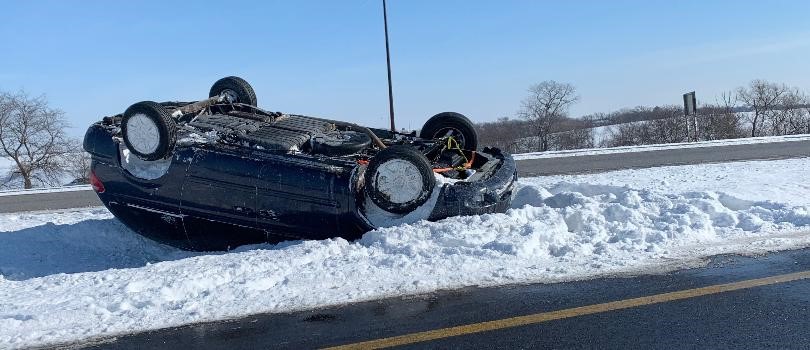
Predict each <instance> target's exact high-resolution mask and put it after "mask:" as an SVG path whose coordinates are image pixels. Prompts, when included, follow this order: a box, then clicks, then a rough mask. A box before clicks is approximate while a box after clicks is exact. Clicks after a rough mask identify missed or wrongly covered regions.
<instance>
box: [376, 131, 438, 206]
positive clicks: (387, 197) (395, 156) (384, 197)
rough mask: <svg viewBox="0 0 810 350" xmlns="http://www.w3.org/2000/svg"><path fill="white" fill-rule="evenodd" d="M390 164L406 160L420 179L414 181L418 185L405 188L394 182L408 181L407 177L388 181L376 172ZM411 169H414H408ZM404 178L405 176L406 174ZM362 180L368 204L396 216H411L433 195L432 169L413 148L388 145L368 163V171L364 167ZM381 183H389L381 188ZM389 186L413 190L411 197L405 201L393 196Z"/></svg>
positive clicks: (404, 185) (434, 180) (434, 183)
mask: <svg viewBox="0 0 810 350" xmlns="http://www.w3.org/2000/svg"><path fill="white" fill-rule="evenodd" d="M392 161H405V162H407V163H409V164H410V165H413V166H414V167H415V171H416V173H418V175H419V176H420V177H421V180H416V181H417V182H416V183H413V184H411V185H412V186H407V184H404V183H402V182H401V181H397V180H403V179H407V177H403V178H400V179H387V178H386V177H385V174H380V171H379V170H380V169H381V167H385V166H386V165H387V164H389V162H392ZM400 164H401V163H400ZM411 170H414V169H413V168H411ZM416 173H412V174H411V175H416ZM398 174H399V173H398ZM404 176H407V174H406V175H404ZM364 179H365V187H364V191H365V193H366V195H367V196H368V197H369V198H370V199H371V201H372V202H374V204H376V205H377V206H378V207H380V208H381V209H383V210H385V211H387V212H390V213H396V214H405V213H410V212H412V211H414V210H415V209H416V208H418V207H419V206H421V205H422V204H425V202H427V200H428V199H430V196H431V195H432V194H433V188H434V187H435V185H436V179H435V178H434V176H433V169H432V168H431V166H430V162H429V161H428V159H427V158H426V157H425V155H423V154H422V153H421V152H419V151H417V150H416V149H413V148H411V147H409V146H404V145H395V146H390V147H388V148H386V149H384V150H382V151H380V152H379V153H377V155H376V156H374V158H372V159H371V160H370V162H369V165H368V168H366V173H365V176H364ZM384 180H388V184H385V185H383V186H381V184H382V183H381V181H384ZM391 184H396V185H398V186H397V187H398V188H404V189H410V190H412V191H411V192H412V194H411V196H409V198H407V199H406V200H404V201H403V200H402V198H394V197H392V195H393V193H391V191H390V187H391V186H390V185H391ZM383 187H389V188H383Z"/></svg>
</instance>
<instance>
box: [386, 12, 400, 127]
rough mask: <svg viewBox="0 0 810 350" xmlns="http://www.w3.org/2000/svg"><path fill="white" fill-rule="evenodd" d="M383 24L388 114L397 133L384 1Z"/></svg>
mask: <svg viewBox="0 0 810 350" xmlns="http://www.w3.org/2000/svg"><path fill="white" fill-rule="evenodd" d="M383 23H384V24H385V63H386V65H387V66H388V114H389V116H390V117H391V131H393V132H396V131H397V128H396V126H394V89H393V88H392V86H391V51H390V50H389V48H388V10H387V9H386V6H385V0H383Z"/></svg>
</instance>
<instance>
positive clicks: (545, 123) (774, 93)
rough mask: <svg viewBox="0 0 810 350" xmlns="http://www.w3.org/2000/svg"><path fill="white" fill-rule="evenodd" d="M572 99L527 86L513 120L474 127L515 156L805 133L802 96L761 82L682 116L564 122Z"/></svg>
mask: <svg viewBox="0 0 810 350" xmlns="http://www.w3.org/2000/svg"><path fill="white" fill-rule="evenodd" d="M579 99H580V97H579V95H577V93H576V89H575V88H574V86H573V85H571V84H568V83H559V82H556V81H544V82H541V83H539V84H535V85H532V86H531V87H530V88H529V89H528V96H527V97H526V98H525V99H524V100H523V101H522V102H521V105H520V108H519V110H518V112H517V113H516V115H515V117H516V118H514V119H510V118H509V117H502V118H499V119H498V120H496V121H493V122H486V123H480V124H478V125H477V126H478V130H479V134H480V136H479V137H480V139H481V143H482V144H490V145H493V146H496V147H500V148H503V149H506V150H508V151H510V152H512V153H521V152H543V151H554V150H567V149H580V148H593V147H616V146H634V145H645V144H660V143H679V142H690V141H708V140H721V139H731V138H741V137H755V136H780V135H791V134H807V133H810V99H809V98H808V96H807V94H805V93H804V92H803V91H801V90H800V89H799V88H796V87H790V86H787V85H785V84H781V83H773V82H768V81H765V80H753V81H751V82H750V83H749V84H748V85H746V86H741V87H738V88H736V89H734V90H732V91H729V92H726V93H723V94H721V96H718V97H717V99H716V101H715V102H714V103H705V104H702V105H701V106H700V107H699V108H698V111H697V114H696V115H694V116H689V117H686V116H684V111H683V107H681V106H677V105H664V106H655V107H646V106H639V107H635V108H625V109H622V110H619V111H614V112H611V113H594V114H590V115H586V116H582V117H579V118H572V117H571V116H570V115H569V110H570V107H572V106H573V105H574V104H575V103H577V102H578V101H579Z"/></svg>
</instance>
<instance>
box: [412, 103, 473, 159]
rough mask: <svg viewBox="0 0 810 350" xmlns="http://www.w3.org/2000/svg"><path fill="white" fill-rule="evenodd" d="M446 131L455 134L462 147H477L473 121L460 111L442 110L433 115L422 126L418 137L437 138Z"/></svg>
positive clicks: (469, 148) (468, 148)
mask: <svg viewBox="0 0 810 350" xmlns="http://www.w3.org/2000/svg"><path fill="white" fill-rule="evenodd" d="M448 131H451V132H452V133H453V134H454V135H455V136H456V140H457V141H458V142H459V146H460V147H461V148H462V149H466V150H472V151H474V150H476V149H478V132H477V131H475V126H474V125H473V123H472V122H471V121H470V120H469V119H467V117H465V116H464V115H463V114H461V113H456V112H442V113H439V114H436V115H434V116H433V117H431V118H430V119H428V120H427V121H426V122H425V125H424V126H422V130H421V131H420V132H419V137H421V138H423V139H437V138H440V137H444V136H445V135H446V134H447V132H448ZM458 136H461V137H458Z"/></svg>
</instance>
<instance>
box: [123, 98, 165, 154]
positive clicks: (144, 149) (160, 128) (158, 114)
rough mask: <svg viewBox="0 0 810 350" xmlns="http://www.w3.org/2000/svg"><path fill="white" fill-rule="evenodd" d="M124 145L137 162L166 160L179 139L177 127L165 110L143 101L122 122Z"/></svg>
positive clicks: (133, 107) (131, 107)
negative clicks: (137, 159) (139, 160)
mask: <svg viewBox="0 0 810 350" xmlns="http://www.w3.org/2000/svg"><path fill="white" fill-rule="evenodd" d="M121 134H122V135H123V138H124V144H125V145H126V146H127V149H129V151H130V152H132V153H133V154H135V155H136V156H137V157H138V158H140V159H143V160H147V161H152V160H158V159H163V158H167V157H168V156H169V155H170V154H171V152H172V150H174V144H175V141H176V139H177V123H176V122H175V121H174V119H173V118H172V116H171V114H170V113H169V112H168V111H167V110H166V108H165V107H163V106H161V105H160V104H159V103H157V102H152V101H143V102H138V103H136V104H134V105H132V106H129V108H127V110H126V111H125V112H124V117H123V118H122V120H121Z"/></svg>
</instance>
